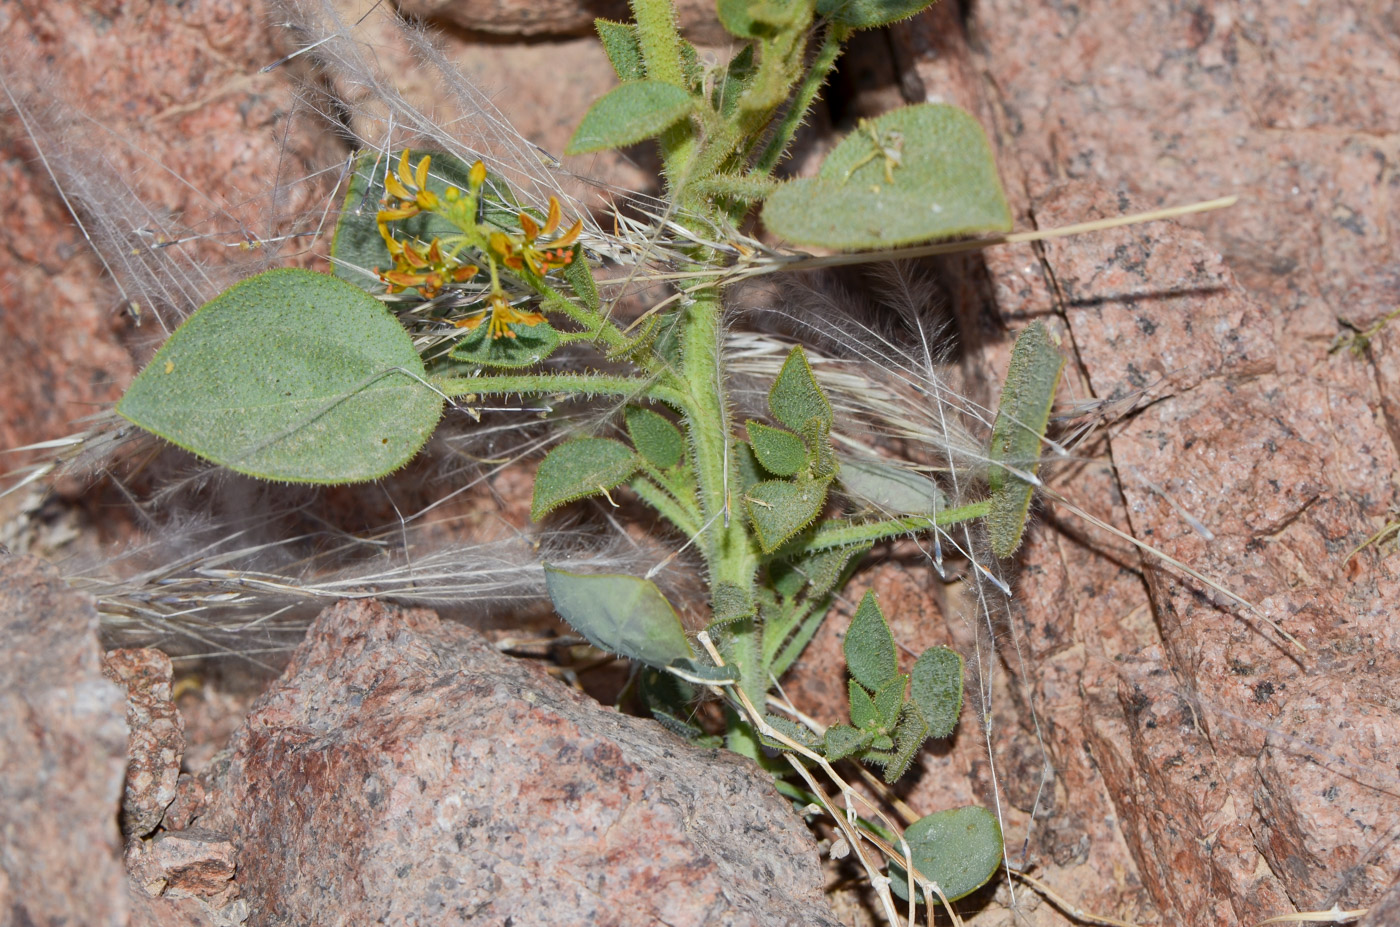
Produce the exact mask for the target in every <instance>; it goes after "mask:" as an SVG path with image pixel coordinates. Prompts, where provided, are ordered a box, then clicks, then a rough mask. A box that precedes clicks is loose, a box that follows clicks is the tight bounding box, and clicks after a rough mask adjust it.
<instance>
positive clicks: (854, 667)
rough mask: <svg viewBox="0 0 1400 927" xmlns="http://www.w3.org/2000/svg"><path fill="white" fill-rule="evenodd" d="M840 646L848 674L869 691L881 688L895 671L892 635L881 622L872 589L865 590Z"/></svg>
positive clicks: (881, 617)
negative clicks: (844, 655) (841, 646)
mask: <svg viewBox="0 0 1400 927" xmlns="http://www.w3.org/2000/svg"><path fill="white" fill-rule="evenodd" d="M843 649H844V651H845V654H846V666H847V668H848V669H850V671H851V675H852V676H854V677H855V680H856V682H858V683H860V684H861V685H863V686H865V687H866V688H867V689H869V690H870V691H871V692H878V691H880V690H881V689H883V688H884V687H885V685H886V684H888V683H889V682H890V681H891V680H893V679H894V677H895V675H896V674H897V673H898V672H899V669H898V664H897V662H896V655H895V650H894V635H893V634H891V633H890V626H889V625H888V624H886V623H885V616H884V613H882V612H881V611H880V605H879V603H877V602H876V601H875V593H874V591H873V590H871V591H867V592H866V593H865V598H863V599H861V600H860V607H859V608H857V609H856V614H855V617H854V618H852V619H851V626H850V628H848V629H847V631H846V640H845V643H844V645H843Z"/></svg>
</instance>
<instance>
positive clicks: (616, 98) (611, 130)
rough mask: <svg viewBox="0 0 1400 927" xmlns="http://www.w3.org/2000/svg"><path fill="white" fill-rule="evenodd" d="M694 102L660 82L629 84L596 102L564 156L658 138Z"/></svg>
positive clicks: (590, 108) (673, 85)
mask: <svg viewBox="0 0 1400 927" xmlns="http://www.w3.org/2000/svg"><path fill="white" fill-rule="evenodd" d="M694 107H695V99H694V98H693V97H691V95H690V94H689V93H687V92H686V91H685V89H683V88H681V87H677V86H676V85H675V84H668V83H666V82H665V81H660V80H634V81H628V82H627V83H625V84H622V85H620V86H618V87H614V88H613V89H612V90H609V91H608V92H607V93H605V94H604V95H603V96H602V97H600V98H599V99H598V101H597V102H596V103H594V104H593V105H592V106H591V107H589V108H588V112H587V113H585V114H584V117H583V122H581V123H579V127H578V129H576V130H575V131H574V137H573V138H571V139H569V145H568V147H567V148H565V149H564V153H565V154H571V155H576V154H587V153H589V152H590V151H604V150H606V149H608V148H621V147H623V146H624V145H632V144H635V143H637V142H640V141H644V140H646V139H648V138H653V137H654V136H657V135H660V134H661V133H662V132H665V131H666V130H667V129H668V128H670V127H671V126H673V125H675V124H676V122H678V121H679V120H681V119H682V118H684V117H685V116H687V115H689V114H690V111H691V110H692V109H694Z"/></svg>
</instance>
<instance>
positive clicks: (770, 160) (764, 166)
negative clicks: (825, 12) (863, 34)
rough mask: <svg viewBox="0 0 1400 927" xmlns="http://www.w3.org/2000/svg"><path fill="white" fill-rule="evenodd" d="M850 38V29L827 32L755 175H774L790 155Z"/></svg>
mask: <svg viewBox="0 0 1400 927" xmlns="http://www.w3.org/2000/svg"><path fill="white" fill-rule="evenodd" d="M847 38H848V33H847V30H845V29H843V28H841V27H840V26H832V27H831V28H829V29H828V30H827V32H826V38H825V39H824V40H823V41H822V47H821V49H820V50H819V51H818V52H817V57H816V58H815V59H814V60H813V61H812V67H811V68H810V69H809V70H808V71H807V76H806V77H805V78H803V80H802V84H801V85H800V86H799V87H798V88H797V92H796V93H795V94H793V97H792V103H791V105H790V106H788V110H787V112H786V113H785V114H784V115H783V119H782V122H780V123H778V128H777V130H776V131H775V132H774V134H773V138H772V139H771V140H769V142H768V145H767V147H766V148H764V150H763V153H762V154H761V155H759V157H758V161H757V162H756V163H755V164H754V168H753V171H754V173H755V174H758V175H760V176H763V177H766V176H768V175H769V174H771V173H772V172H773V168H775V167H777V166H778V162H779V161H781V160H782V157H783V155H784V154H785V153H786V152H787V146H788V144H789V143H790V142H791V141H792V137H793V135H794V134H796V132H797V129H798V127H799V126H801V125H802V122H803V120H804V119H806V118H807V112H808V110H810V109H811V108H812V103H813V101H815V100H816V98H817V93H818V92H820V91H821V89H822V86H823V85H825V84H826V81H827V78H829V77H830V76H831V71H832V69H833V68H835V67H836V60H837V59H838V58H840V57H841V49H842V47H843V46H844V45H845V42H846V39H847Z"/></svg>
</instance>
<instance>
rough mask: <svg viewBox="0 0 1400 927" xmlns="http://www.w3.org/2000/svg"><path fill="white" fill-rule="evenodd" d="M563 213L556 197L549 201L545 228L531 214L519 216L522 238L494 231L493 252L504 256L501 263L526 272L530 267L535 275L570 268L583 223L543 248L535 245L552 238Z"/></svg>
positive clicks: (492, 236) (577, 223)
mask: <svg viewBox="0 0 1400 927" xmlns="http://www.w3.org/2000/svg"><path fill="white" fill-rule="evenodd" d="M562 215H563V210H561V209H560V207H559V200H557V199H555V198H554V197H552V196H551V197H550V198H549V215H548V216H547V217H546V219H545V223H544V228H540V226H539V223H537V222H536V221H535V220H534V219H533V218H531V217H530V215H529V214H528V213H524V212H522V213H520V230H521V232H522V233H523V235H522V238H520V239H515V238H513V237H511V236H509V235H506V234H505V233H504V232H493V233H492V234H491V250H493V251H495V252H496V253H497V254H499V255H500V256H501V262H502V263H503V264H505V265H506V266H507V267H509V268H511V269H512V270H524V269H525V267H526V266H527V265H528V266H529V268H530V270H531V271H533V272H534V273H535V274H536V275H538V276H541V277H543V276H544V275H545V274H547V273H549V272H550V271H551V270H555V269H557V268H560V267H568V266H569V264H571V263H572V262H573V260H574V242H576V241H578V237H579V233H581V232H582V231H583V220H582V219H579V220H578V221H576V222H575V223H574V224H573V226H572V227H571V228H570V229H569V230H568V231H567V232H565V233H564V234H563V235H560V236H559V237H558V238H556V239H555V240H554V241H551V242H549V243H548V244H547V245H545V246H544V247H536V245H535V242H536V240H538V239H539V237H540V236H541V235H546V236H548V235H553V234H554V232H555V231H556V230H557V229H558V228H559V224H560V221H561V219H562Z"/></svg>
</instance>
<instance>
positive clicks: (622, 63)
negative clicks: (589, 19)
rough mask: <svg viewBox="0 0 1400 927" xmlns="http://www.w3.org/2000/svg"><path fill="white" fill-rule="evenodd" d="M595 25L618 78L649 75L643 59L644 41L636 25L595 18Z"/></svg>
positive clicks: (639, 78)
mask: <svg viewBox="0 0 1400 927" xmlns="http://www.w3.org/2000/svg"><path fill="white" fill-rule="evenodd" d="M593 27H594V28H595V29H597V30H598V38H599V39H600V40H602V43H603V51H605V52H607V55H608V61H610V62H612V66H613V70H614V71H616V72H617V77H618V80H623V81H629V80H641V79H642V78H644V77H646V76H647V71H646V64H645V63H644V62H643V61H642V43H641V40H640V39H639V38H638V37H637V27H636V26H635V25H632V24H631V23H615V22H613V21H612V20H608V19H595V20H593Z"/></svg>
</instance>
